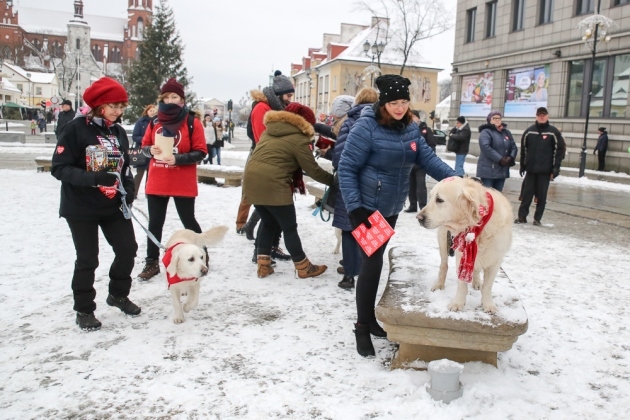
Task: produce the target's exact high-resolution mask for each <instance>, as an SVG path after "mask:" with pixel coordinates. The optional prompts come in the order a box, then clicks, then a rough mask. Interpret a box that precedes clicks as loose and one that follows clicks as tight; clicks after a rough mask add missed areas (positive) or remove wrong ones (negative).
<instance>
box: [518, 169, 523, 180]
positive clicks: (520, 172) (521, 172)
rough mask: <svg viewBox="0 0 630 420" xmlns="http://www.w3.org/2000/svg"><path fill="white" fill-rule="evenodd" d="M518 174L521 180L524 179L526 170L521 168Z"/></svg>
mask: <svg viewBox="0 0 630 420" xmlns="http://www.w3.org/2000/svg"><path fill="white" fill-rule="evenodd" d="M518 174H519V175H520V176H521V178H523V175H525V168H523V167H521V168H520V169H519V170H518Z"/></svg>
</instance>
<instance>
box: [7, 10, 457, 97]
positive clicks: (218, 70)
mask: <svg viewBox="0 0 630 420" xmlns="http://www.w3.org/2000/svg"><path fill="white" fill-rule="evenodd" d="M447 1H448V3H450V4H452V5H453V6H452V7H454V6H455V4H456V1H455V0H447ZM154 2H155V3H157V0H155V1H154ZM73 3H74V0H55V1H54V2H51V1H50V0H19V5H21V6H24V7H41V8H47V9H55V10H66V11H73V6H72V5H73ZM83 3H84V13H85V14H102V15H111V16H126V11H127V0H110V1H107V2H103V1H97V0H84V2H83ZM170 5H171V7H172V9H173V11H174V13H175V20H176V22H177V25H178V30H179V33H180V36H181V38H182V40H183V43H184V45H185V56H184V60H185V64H186V66H187V68H188V74H189V75H190V76H192V77H193V89H194V91H195V92H196V93H197V95H198V96H199V97H215V98H218V99H220V100H223V101H227V100H228V99H233V100H234V101H235V102H238V100H239V99H240V98H241V97H243V96H244V95H245V93H246V92H249V90H251V89H252V88H256V87H258V85H263V86H264V85H265V84H266V83H268V81H269V75H270V74H271V73H273V71H274V70H276V69H279V70H281V71H282V72H283V73H284V74H287V75H288V74H289V73H290V70H291V68H290V65H291V63H292V62H295V63H300V62H301V60H302V57H303V56H304V55H306V53H307V51H308V48H309V47H321V44H322V35H323V34H324V33H339V30H340V24H341V23H342V22H344V23H355V24H364V25H369V23H370V15H369V13H367V12H363V11H359V10H357V9H356V5H355V2H354V1H352V0H342V1H339V0H319V1H317V2H315V3H312V2H303V1H296V0H231V1H220V2H219V1H216V0H210V1H208V0H185V1H184V0H170ZM88 23H89V22H88ZM453 43H454V30H451V31H449V32H448V33H446V34H443V35H441V36H440V37H436V38H435V39H434V45H435V54H431V53H429V54H427V53H426V52H422V53H423V56H425V57H426V58H427V59H430V60H431V61H433V62H434V63H435V64H436V65H437V66H439V67H441V68H444V69H447V70H446V71H443V72H442V73H440V75H439V78H440V79H443V78H447V77H449V73H450V63H451V62H452V60H453Z"/></svg>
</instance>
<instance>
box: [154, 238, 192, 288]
mask: <svg viewBox="0 0 630 420" xmlns="http://www.w3.org/2000/svg"><path fill="white" fill-rule="evenodd" d="M181 244H183V242H177V243H176V244H175V245H173V246H172V247H170V248H168V249H167V250H166V252H164V257H162V262H163V263H164V267H166V280H168V288H169V289H170V288H171V284H176V283H181V282H183V281H190V280H197V277H187V278H184V279H182V278H180V277H179V276H178V275H177V274H175V275H174V276H171V275H170V274H168V265H169V264H170V263H171V260H172V259H173V249H174V248H175V247H176V246H177V245H181Z"/></svg>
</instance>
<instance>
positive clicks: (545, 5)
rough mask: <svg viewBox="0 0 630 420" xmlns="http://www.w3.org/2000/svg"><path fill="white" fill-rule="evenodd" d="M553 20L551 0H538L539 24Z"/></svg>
mask: <svg viewBox="0 0 630 420" xmlns="http://www.w3.org/2000/svg"><path fill="white" fill-rule="evenodd" d="M552 21H553V0H540V17H539V19H538V23H539V24H540V25H542V24H545V23H551V22H552Z"/></svg>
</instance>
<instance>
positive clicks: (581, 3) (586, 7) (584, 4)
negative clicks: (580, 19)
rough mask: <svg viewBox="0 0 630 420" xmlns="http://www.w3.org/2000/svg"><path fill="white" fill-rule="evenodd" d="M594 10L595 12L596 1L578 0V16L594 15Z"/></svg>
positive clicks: (576, 12)
mask: <svg viewBox="0 0 630 420" xmlns="http://www.w3.org/2000/svg"><path fill="white" fill-rule="evenodd" d="M593 10H595V0H577V9H576V11H575V14H576V15H585V14H587V13H593Z"/></svg>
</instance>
